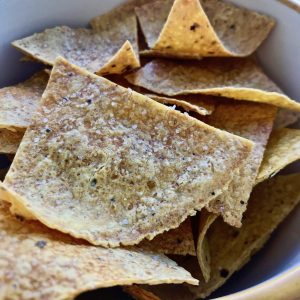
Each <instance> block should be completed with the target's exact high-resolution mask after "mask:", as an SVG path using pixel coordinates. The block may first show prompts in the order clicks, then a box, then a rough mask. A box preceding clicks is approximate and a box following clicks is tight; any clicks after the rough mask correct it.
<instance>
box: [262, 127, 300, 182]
mask: <svg viewBox="0 0 300 300" xmlns="http://www.w3.org/2000/svg"><path fill="white" fill-rule="evenodd" d="M299 159H300V130H299V129H289V128H281V129H277V130H274V131H273V132H272V134H271V137H270V140H269V142H268V145H267V148H266V151H265V154H264V159H263V161H262V164H261V166H260V170H259V173H258V176H257V178H256V183H259V182H262V181H264V180H266V179H267V178H269V177H271V176H274V175H275V174H276V173H278V172H279V171H280V170H281V169H283V168H284V167H286V166H287V165H289V164H291V163H292V162H294V161H296V160H299Z"/></svg>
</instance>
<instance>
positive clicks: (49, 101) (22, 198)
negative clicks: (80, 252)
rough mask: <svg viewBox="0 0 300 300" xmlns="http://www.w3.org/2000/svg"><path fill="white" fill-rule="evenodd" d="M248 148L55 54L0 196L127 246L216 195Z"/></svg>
mask: <svg viewBox="0 0 300 300" xmlns="http://www.w3.org/2000/svg"><path fill="white" fill-rule="evenodd" d="M187 145H188V147H187ZM252 148H253V143H252V142H251V141H249V140H246V139H244V138H240V137H237V136H235V135H232V134H229V133H227V132H225V131H221V130H219V129H216V128H213V127H211V126H209V125H207V124H205V123H202V122H200V121H198V120H196V119H194V118H191V117H188V116H186V115H184V114H182V113H180V112H178V111H175V110H172V109H169V108H167V107H166V106H164V105H162V104H159V103H157V102H155V101H153V100H151V99H149V98H147V97H145V96H143V95H140V94H138V93H136V92H134V91H132V90H129V89H125V88H123V87H120V86H118V85H116V84H114V83H112V82H110V81H108V80H106V79H104V78H102V77H99V76H96V75H94V74H92V73H89V72H88V71H86V70H84V69H81V68H79V67H77V66H74V65H71V64H70V63H68V62H67V61H66V60H65V59H63V58H58V59H57V60H56V63H55V65H54V68H53V70H52V73H51V76H50V79H49V83H48V85H47V88H46V91H45V92H44V94H43V97H42V100H41V105H40V106H39V109H38V111H37V113H36V115H35V118H34V120H33V122H32V125H30V126H29V128H28V129H27V131H26V134H25V136H24V138H23V140H22V143H21V145H20V148H19V151H18V153H17V155H16V157H15V159H14V161H13V164H12V167H11V169H10V171H9V173H8V174H7V176H6V179H5V182H4V183H5V186H6V189H7V191H8V193H5V195H2V196H3V199H5V200H8V201H10V202H11V203H12V204H14V205H16V204H22V206H23V207H24V208H25V209H26V210H27V211H28V212H30V213H31V214H32V215H33V216H35V217H36V218H37V219H38V220H40V221H41V222H42V223H44V224H46V225H47V226H49V227H50V228H54V229H58V230H60V231H63V232H66V233H69V234H71V235H73V236H74V237H77V238H84V239H86V240H88V241H90V242H91V243H93V244H96V245H102V246H105V247H109V246H110V247H116V246H119V245H120V244H123V245H133V244H137V243H138V242H140V241H141V240H142V239H144V238H149V239H152V238H153V237H154V236H156V235H158V234H160V233H162V232H164V231H166V230H169V229H172V228H176V227H178V226H179V224H180V223H182V222H183V221H184V220H185V219H186V218H187V217H188V216H189V215H194V214H195V213H196V210H200V209H201V208H202V207H203V206H205V205H206V204H207V203H208V202H209V201H210V200H212V199H213V198H214V197H216V196H218V195H219V194H220V193H222V192H223V191H224V190H225V189H226V188H227V186H228V184H229V182H230V180H231V178H232V174H233V172H234V171H235V170H236V169H237V168H238V167H239V166H240V164H242V163H243V162H244V161H245V159H247V157H248V156H249V154H250V152H251V151H252ZM28 153H31V155H28ZM224 172H225V173H226V174H227V176H223V175H224ZM29 173H30V174H31V176H28V174H29ZM8 194H9V196H8ZM0 196H1V191H0ZM7 198H9V199H7ZM87 220H88V222H87Z"/></svg>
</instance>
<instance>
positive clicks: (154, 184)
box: [147, 180, 156, 190]
mask: <svg viewBox="0 0 300 300" xmlns="http://www.w3.org/2000/svg"><path fill="white" fill-rule="evenodd" d="M147 186H148V188H149V189H150V190H152V189H154V188H155V186H156V183H155V181H153V180H149V181H148V182H147Z"/></svg>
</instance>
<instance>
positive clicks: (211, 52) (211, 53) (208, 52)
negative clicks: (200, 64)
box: [207, 51, 215, 55]
mask: <svg viewBox="0 0 300 300" xmlns="http://www.w3.org/2000/svg"><path fill="white" fill-rule="evenodd" d="M207 54H209V55H213V54H215V52H214V51H207Z"/></svg>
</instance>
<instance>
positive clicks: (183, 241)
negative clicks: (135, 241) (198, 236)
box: [138, 219, 196, 256]
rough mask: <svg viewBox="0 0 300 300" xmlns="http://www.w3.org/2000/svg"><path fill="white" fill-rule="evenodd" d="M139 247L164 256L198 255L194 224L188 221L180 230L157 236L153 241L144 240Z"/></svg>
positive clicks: (181, 225) (176, 229)
mask: <svg viewBox="0 0 300 300" xmlns="http://www.w3.org/2000/svg"><path fill="white" fill-rule="evenodd" d="M138 247H139V248H140V249H143V250H150V251H155V252H158V253H163V254H177V255H193V256H195V255H196V250H195V245H194V238H193V233H192V224H191V220H190V219H186V220H185V221H184V222H183V223H181V224H180V226H179V227H178V228H175V229H172V230H170V231H167V232H164V233H163V234H160V235H157V236H156V237H155V238H154V239H153V240H151V241H148V240H143V241H142V242H141V243H139V245H138Z"/></svg>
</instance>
